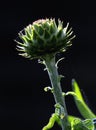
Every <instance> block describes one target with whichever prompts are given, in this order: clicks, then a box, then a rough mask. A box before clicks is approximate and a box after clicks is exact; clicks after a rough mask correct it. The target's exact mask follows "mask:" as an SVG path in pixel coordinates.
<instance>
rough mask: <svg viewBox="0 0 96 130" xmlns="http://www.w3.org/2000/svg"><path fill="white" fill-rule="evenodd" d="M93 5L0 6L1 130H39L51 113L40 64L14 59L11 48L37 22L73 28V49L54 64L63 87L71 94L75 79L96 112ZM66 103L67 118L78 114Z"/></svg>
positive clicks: (20, 3) (30, 3) (70, 100)
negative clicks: (43, 20)
mask: <svg viewBox="0 0 96 130" xmlns="http://www.w3.org/2000/svg"><path fill="white" fill-rule="evenodd" d="M95 5H96V4H95V2H94V1H92V0H91V1H90V0H89V1H87V0H85V1H82V0H81V1H74V2H73V1H64V0H63V1H61V0H59V1H52V0H51V1H50V0H48V1H28V0H27V1H20V0H17V1H4V0H3V1H2V2H0V129H2V130H3V129H13V130H14V129H16V130H17V129H26V130H31V129H33V130H36V129H38V130H41V129H42V127H43V126H44V125H45V124H46V123H47V121H48V118H49V117H50V115H51V113H53V112H54V104H55V102H54V99H53V96H52V94H51V93H49V92H48V93H45V92H44V91H43V88H44V87H45V86H48V85H50V81H49V78H48V74H47V72H46V71H45V72H44V71H43V69H44V66H43V65H40V64H38V62H37V60H33V61H30V60H27V59H25V58H23V57H20V56H18V52H17V51H16V49H15V48H16V43H15V42H14V39H16V37H17V36H18V32H19V31H20V30H22V29H23V28H24V27H26V26H27V25H28V24H30V23H32V22H33V21H35V20H38V19H40V18H56V20H57V19H58V18H60V19H61V20H62V21H64V25H66V23H67V22H69V23H70V27H72V28H73V31H74V34H76V38H75V39H74V40H73V45H72V46H71V47H70V49H68V50H67V52H66V53H64V54H61V55H58V56H57V57H58V58H60V57H62V56H64V57H65V60H63V61H61V62H60V64H59V73H60V74H63V75H64V76H65V78H64V79H63V80H62V82H61V84H62V89H63V90H64V91H68V90H71V80H72V78H75V79H76V80H77V82H78V84H79V85H80V87H81V89H82V90H83V94H84V97H85V100H87V103H88V105H89V107H90V108H91V109H92V110H93V111H94V112H95V113H96V108H95V105H96V104H95V102H96V94H95V93H96V76H95V75H96V49H95V48H96V8H95ZM66 102H67V108H68V112H69V114H74V115H76V116H80V114H79V112H78V110H77V108H76V107H75V104H74V101H73V98H72V97H68V98H66ZM57 129H58V128H57ZM55 130H56V126H55Z"/></svg>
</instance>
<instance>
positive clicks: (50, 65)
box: [44, 56, 68, 130]
mask: <svg viewBox="0 0 96 130" xmlns="http://www.w3.org/2000/svg"><path fill="white" fill-rule="evenodd" d="M44 61H45V65H46V69H47V71H48V75H49V78H50V81H51V85H52V88H53V95H54V99H55V102H56V104H57V103H59V104H60V106H62V108H63V114H64V118H61V127H62V130H67V123H68V122H67V109H66V104H65V98H64V97H63V96H62V89H61V84H60V76H59V74H58V71H57V67H56V63H55V56H53V57H47V58H45V60H44ZM62 108H61V109H62Z"/></svg>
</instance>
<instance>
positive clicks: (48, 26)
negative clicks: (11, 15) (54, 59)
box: [16, 19, 75, 59]
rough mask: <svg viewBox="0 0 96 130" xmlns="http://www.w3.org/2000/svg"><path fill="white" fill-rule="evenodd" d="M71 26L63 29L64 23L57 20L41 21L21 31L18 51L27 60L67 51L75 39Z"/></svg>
mask: <svg viewBox="0 0 96 130" xmlns="http://www.w3.org/2000/svg"><path fill="white" fill-rule="evenodd" d="M68 26H69V24H67V26H66V27H65V28H63V22H61V21H60V20H58V25H57V24H56V21H55V19H40V20H37V21H35V22H33V24H30V25H28V26H27V27H26V28H24V30H23V31H24V33H23V32H22V31H20V33H19V39H20V41H16V42H17V44H18V45H17V49H18V51H20V55H22V56H24V57H26V58H30V59H33V58H42V57H43V56H44V55H51V54H56V53H57V52H62V51H66V49H67V47H68V46H70V45H71V44H72V43H71V40H72V39H73V38H74V37H75V36H74V35H73V36H72V34H73V31H72V28H70V29H69V30H68Z"/></svg>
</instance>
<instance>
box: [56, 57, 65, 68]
mask: <svg viewBox="0 0 96 130" xmlns="http://www.w3.org/2000/svg"><path fill="white" fill-rule="evenodd" d="M63 59H64V57H63V58H61V59H59V60H58V61H57V62H56V64H55V66H56V68H58V63H59V62H60V61H62V60H63Z"/></svg>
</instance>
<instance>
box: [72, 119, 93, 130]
mask: <svg viewBox="0 0 96 130" xmlns="http://www.w3.org/2000/svg"><path fill="white" fill-rule="evenodd" d="M71 130H94V124H93V122H92V120H91V119H86V120H81V119H78V118H75V119H74V120H73V121H72V122H71Z"/></svg>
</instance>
